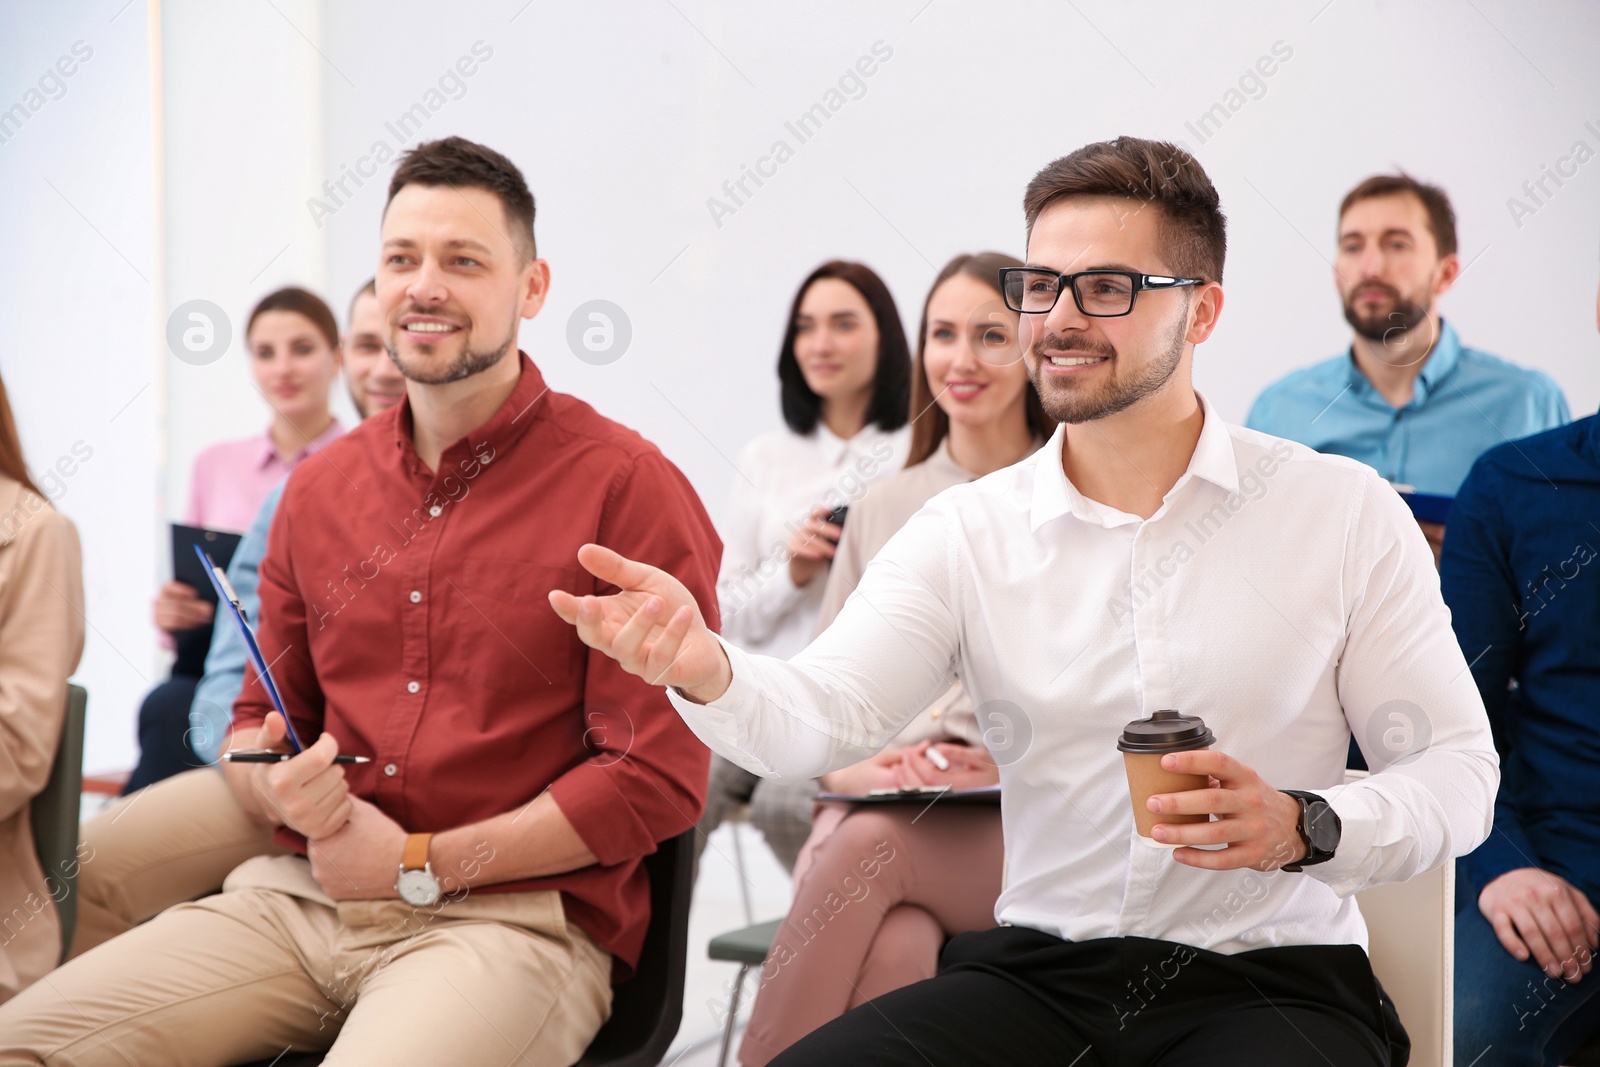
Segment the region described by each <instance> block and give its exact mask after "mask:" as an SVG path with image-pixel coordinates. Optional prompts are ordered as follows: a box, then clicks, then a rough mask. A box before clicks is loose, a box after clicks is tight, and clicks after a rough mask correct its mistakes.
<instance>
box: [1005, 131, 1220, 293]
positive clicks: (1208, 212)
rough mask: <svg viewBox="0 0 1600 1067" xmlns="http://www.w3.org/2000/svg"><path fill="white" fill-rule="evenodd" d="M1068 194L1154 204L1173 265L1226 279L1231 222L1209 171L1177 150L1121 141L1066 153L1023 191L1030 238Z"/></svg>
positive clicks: (1164, 246)
mask: <svg viewBox="0 0 1600 1067" xmlns="http://www.w3.org/2000/svg"><path fill="white" fill-rule="evenodd" d="M1069 196H1121V197H1129V198H1131V199H1134V200H1141V201H1143V202H1144V203H1145V204H1154V205H1155V206H1156V207H1158V208H1160V210H1161V214H1160V219H1159V222H1160V229H1159V233H1160V235H1161V244H1162V255H1163V256H1164V257H1165V258H1166V260H1167V266H1168V268H1170V269H1171V270H1173V271H1176V272H1177V273H1178V274H1180V275H1183V276H1185V277H1189V278H1200V279H1201V280H1203V281H1208V282H1220V281H1222V264H1223V260H1225V259H1226V258H1227V252H1228V219H1227V216H1225V215H1223V213H1222V201H1221V199H1220V198H1219V197H1218V196H1217V190H1216V188H1215V187H1214V186H1213V185H1212V184H1211V179H1210V178H1208V177H1206V172H1205V169H1204V168H1202V167H1201V166H1200V163H1199V161H1198V160H1196V159H1195V158H1194V157H1193V156H1191V155H1190V154H1189V153H1188V152H1185V151H1184V150H1183V149H1181V148H1179V147H1178V146H1177V145H1174V144H1169V143H1168V142H1166V141H1147V140H1145V139H1144V138H1142V137H1118V138H1117V139H1116V140H1114V141H1097V142H1095V143H1094V144H1087V145H1084V146H1083V147H1082V148H1080V149H1078V150H1077V151H1076V152H1073V153H1072V154H1071V155H1066V156H1062V157H1061V158H1060V159H1058V160H1056V161H1055V162H1054V163H1051V164H1050V165H1049V166H1047V167H1045V168H1044V169H1043V170H1041V171H1040V172H1039V173H1038V174H1035V175H1034V176H1033V180H1032V181H1030V182H1029V183H1028V191H1027V192H1026V193H1024V194H1023V197H1022V212H1023V215H1024V216H1025V217H1026V218H1027V222H1028V233H1029V235H1030V236H1031V235H1032V233H1033V224H1034V222H1035V221H1037V219H1038V218H1039V215H1040V213H1041V212H1043V211H1044V209H1045V208H1047V207H1049V206H1050V205H1051V204H1054V203H1055V202H1056V201H1058V200H1062V199H1065V198H1066V197H1069ZM1140 210H1143V208H1142V207H1141V208H1140Z"/></svg>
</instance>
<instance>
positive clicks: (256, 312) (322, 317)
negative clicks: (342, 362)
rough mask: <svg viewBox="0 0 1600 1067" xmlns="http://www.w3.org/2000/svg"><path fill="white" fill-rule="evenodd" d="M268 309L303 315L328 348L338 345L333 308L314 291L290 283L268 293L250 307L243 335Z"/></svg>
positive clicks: (337, 330)
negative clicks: (248, 318) (283, 287)
mask: <svg viewBox="0 0 1600 1067" xmlns="http://www.w3.org/2000/svg"><path fill="white" fill-rule="evenodd" d="M268 311H292V312H294V313H295V314H296V315H303V316H304V317H305V318H307V319H309V320H311V324H312V325H313V326H315V327H316V328H317V332H318V333H320V334H322V336H323V337H324V338H325V339H326V340H327V342H328V347H329V348H338V347H339V322H338V320H337V319H335V318H334V317H333V309H332V308H330V307H328V305H327V303H326V301H324V300H323V299H322V297H320V296H318V295H317V294H316V293H313V292H310V291H308V290H305V289H299V288H296V287H295V286H292V285H291V286H289V287H288V288H286V289H279V290H278V291H277V292H275V293H268V294H267V295H266V296H264V297H262V298H261V301H260V302H259V303H257V304H256V306H255V307H254V308H253V309H251V312H250V321H249V322H247V323H246V324H245V327H244V335H245V337H247V338H248V337H249V336H250V331H251V330H253V329H255V325H256V319H258V318H260V317H261V315H262V314H263V313H265V312H268Z"/></svg>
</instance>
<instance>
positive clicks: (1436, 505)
mask: <svg viewBox="0 0 1600 1067" xmlns="http://www.w3.org/2000/svg"><path fill="white" fill-rule="evenodd" d="M1390 484H1391V485H1394V488H1395V491H1396V492H1398V493H1399V494H1400V499H1401V500H1404V501H1405V502H1406V506H1407V507H1409V508H1410V509H1411V514H1412V515H1414V516H1415V517H1416V519H1417V521H1419V522H1435V523H1438V524H1439V525H1440V526H1444V525H1446V524H1448V523H1449V521H1450V506H1451V505H1452V504H1454V503H1455V502H1456V498H1455V497H1453V496H1442V495H1440V494H1438V493H1419V492H1417V491H1416V490H1415V489H1413V488H1411V486H1409V485H1399V484H1397V483H1393V482H1391V483H1390Z"/></svg>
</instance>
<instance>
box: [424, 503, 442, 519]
mask: <svg viewBox="0 0 1600 1067" xmlns="http://www.w3.org/2000/svg"><path fill="white" fill-rule="evenodd" d="M428 514H429V515H432V516H433V517H434V518H436V519H437V518H438V517H439V516H440V515H442V514H444V508H441V507H440V506H439V505H438V504H435V505H434V506H433V507H431V508H429V509H428Z"/></svg>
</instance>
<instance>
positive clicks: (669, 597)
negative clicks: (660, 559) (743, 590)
mask: <svg viewBox="0 0 1600 1067" xmlns="http://www.w3.org/2000/svg"><path fill="white" fill-rule="evenodd" d="M578 562H579V563H581V564H583V567H584V569H585V570H587V571H588V572H589V573H590V574H592V575H594V576H595V577H596V578H598V579H600V581H602V582H606V583H609V584H611V585H614V586H616V587H617V588H618V589H619V590H621V591H620V592H617V593H613V594H611V595H610V596H582V597H577V596H573V595H572V594H571V593H567V592H564V591H562V590H559V589H553V590H551V592H550V606H551V607H552V608H554V609H555V612H556V614H557V615H559V616H561V618H562V619H564V620H565V621H566V622H568V623H570V624H572V625H573V626H575V627H577V629H578V637H579V639H580V640H582V641H583V643H584V644H586V645H588V646H589V647H590V648H594V649H599V650H600V651H601V652H604V653H605V654H606V655H608V656H610V657H611V658H612V659H614V660H616V661H617V663H619V664H620V665H621V666H622V669H623V670H625V671H627V672H628V673H629V674H633V675H637V676H638V677H640V678H643V679H644V680H645V681H646V682H649V683H650V684H651V685H663V686H672V687H673V688H676V689H678V690H681V691H682V692H683V694H684V695H685V696H687V697H688V698H689V699H691V700H695V701H698V702H700V703H702V704H704V703H709V702H710V701H712V700H715V699H716V698H717V697H719V696H721V695H722V694H723V693H725V692H727V689H728V686H729V684H730V683H731V682H732V681H733V669H732V668H731V667H730V666H729V665H728V657H727V655H726V654H725V653H724V652H723V651H722V644H721V642H719V641H718V640H717V638H716V635H715V634H713V633H712V632H711V629H710V627H708V626H707V625H706V620H705V616H703V615H702V614H701V613H700V606H699V605H698V604H696V603H695V599H694V597H693V596H691V595H690V593H689V590H688V588H687V587H685V586H684V584H683V583H682V582H680V581H678V579H676V578H674V577H673V576H672V575H670V574H668V573H667V572H666V571H664V570H661V569H660V568H658V567H652V566H649V565H648V564H645V563H639V562H637V561H635V560H631V559H628V558H626V557H625V556H621V555H619V554H617V553H616V552H613V551H612V550H611V549H609V548H606V547H604V546H603V545H595V544H588V545H584V546H583V547H582V548H580V549H578Z"/></svg>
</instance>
